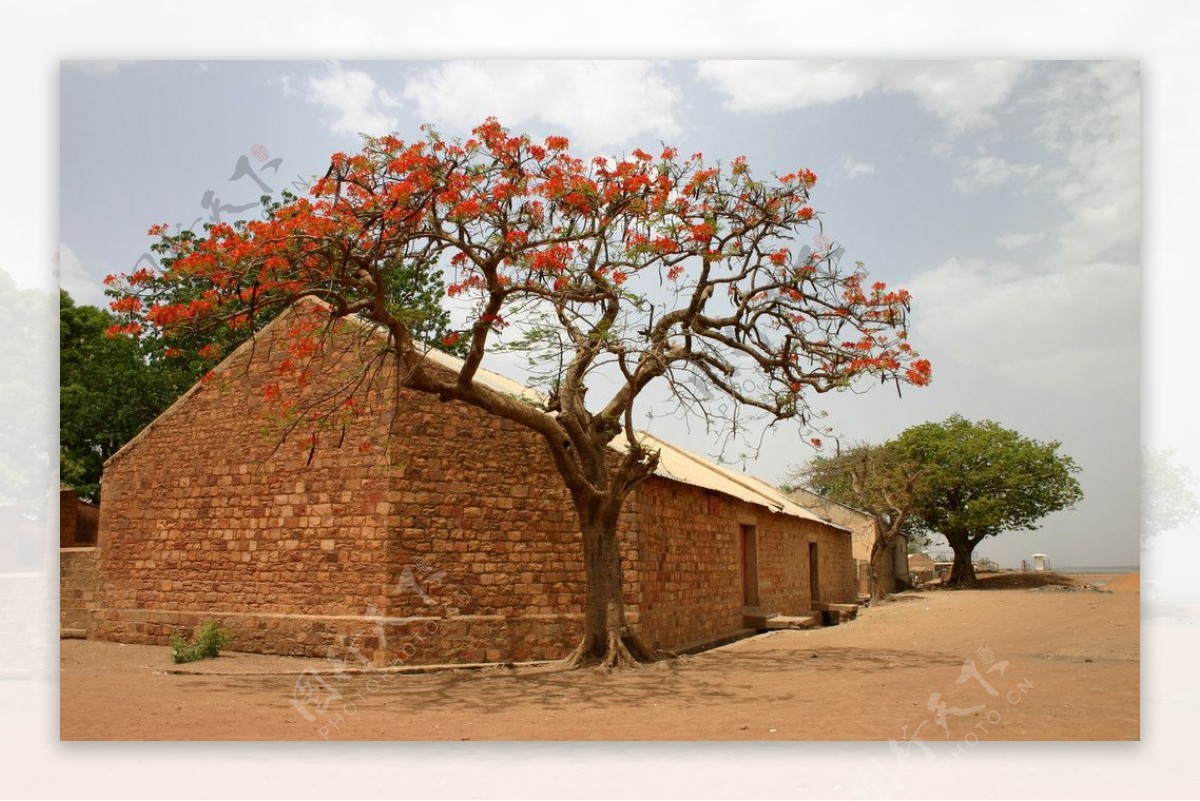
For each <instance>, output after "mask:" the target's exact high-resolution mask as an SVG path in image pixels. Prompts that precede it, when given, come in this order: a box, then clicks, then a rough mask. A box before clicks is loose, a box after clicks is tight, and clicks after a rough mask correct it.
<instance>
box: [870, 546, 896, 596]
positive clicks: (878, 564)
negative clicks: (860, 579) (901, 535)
mask: <svg viewBox="0 0 1200 801" xmlns="http://www.w3.org/2000/svg"><path fill="white" fill-rule="evenodd" d="M890 556H891V552H890V551H889V550H888V549H887V542H886V541H885V540H884V539H883V538H882V537H879V536H876V538H875V541H874V542H872V543H871V556H870V558H869V560H868V562H867V565H868V567H867V569H868V570H869V571H870V574H871V575H870V578H871V600H872V601H882V600H883V599H884V598H886V597H887V596H888V593H890V592H891V591H892V590H893V587H888V586H886V585H885V584H884V581H883V574H884V570H883V566H884V562H885V557H890Z"/></svg>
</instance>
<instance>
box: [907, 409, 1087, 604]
mask: <svg viewBox="0 0 1200 801" xmlns="http://www.w3.org/2000/svg"><path fill="white" fill-rule="evenodd" d="M1060 446H1061V443H1058V442H1039V441H1037V440H1033V439H1029V438H1026V437H1023V436H1021V435H1020V434H1019V433H1017V432H1016V431H1012V430H1010V429H1007V428H1004V427H1002V426H1000V425H999V424H998V423H995V422H992V421H990V420H982V421H979V422H972V421H970V420H967V419H965V418H964V417H962V416H960V415H957V414H956V415H953V416H951V417H950V418H948V419H947V420H945V421H943V422H941V423H924V424H922V425H918V426H914V427H912V428H909V429H907V430H905V431H904V432H902V433H901V434H900V436H899V437H897V438H896V439H895V440H894V441H893V442H892V443H891V444H890V445H889V447H890V448H894V449H895V450H896V452H897V453H898V454H899V455H900V457H901V458H903V459H904V460H906V461H908V462H911V463H914V464H917V465H920V480H919V482H918V486H917V491H916V493H915V494H914V501H915V503H914V505H913V508H912V517H913V520H914V522H916V523H918V525H919V527H920V528H921V529H922V530H924V531H928V532H931V533H937V534H941V535H942V536H943V537H945V538H946V542H947V544H949V546H950V549H951V550H952V551H953V552H954V565H953V567H952V568H951V569H950V577H949V579H948V582H947V583H948V584H950V585H952V586H972V585H974V584H975V569H974V566H973V565H972V561H971V557H972V553H973V552H974V550H975V548H976V546H978V545H979V543H980V542H982V541H983V540H985V539H987V538H988V537H995V536H997V535H999V534H1002V533H1004V532H1006V531H1019V530H1027V531H1028V530H1034V529H1037V528H1038V527H1039V526H1040V521H1041V519H1042V518H1043V517H1045V516H1046V515H1048V514H1050V513H1051V512H1057V511H1060V510H1062V509H1069V508H1071V507H1073V506H1074V505H1075V504H1076V503H1077V502H1078V501H1079V500H1080V499H1081V498H1082V497H1083V490H1082V489H1080V487H1079V482H1077V481H1076V480H1075V478H1074V477H1073V474H1074V473H1078V472H1079V467H1078V466H1077V465H1076V464H1075V462H1074V460H1073V459H1071V457H1069V456H1066V455H1064V454H1061V453H1059V452H1058V451H1059V447H1060Z"/></svg>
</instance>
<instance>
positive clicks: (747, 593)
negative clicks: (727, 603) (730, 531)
mask: <svg viewBox="0 0 1200 801" xmlns="http://www.w3.org/2000/svg"><path fill="white" fill-rule="evenodd" d="M738 540H739V545H740V549H741V560H740V561H741V568H742V604H743V605H745V606H751V607H757V606H758V531H757V530H756V529H755V527H754V526H742V529H741V533H740V534H739V536H738Z"/></svg>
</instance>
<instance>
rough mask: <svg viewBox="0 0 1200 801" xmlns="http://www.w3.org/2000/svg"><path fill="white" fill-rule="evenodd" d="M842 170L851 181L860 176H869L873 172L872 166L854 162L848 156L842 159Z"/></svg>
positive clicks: (873, 166) (873, 167)
mask: <svg viewBox="0 0 1200 801" xmlns="http://www.w3.org/2000/svg"><path fill="white" fill-rule="evenodd" d="M842 169H843V170H844V171H845V173H846V175H847V176H849V177H850V178H851V179H854V178H857V177H858V176H860V175H870V174H871V173H873V172H875V165H874V164H867V163H865V162H862V161H855V160H854V159H853V158H851V157H850V156H843V157H842Z"/></svg>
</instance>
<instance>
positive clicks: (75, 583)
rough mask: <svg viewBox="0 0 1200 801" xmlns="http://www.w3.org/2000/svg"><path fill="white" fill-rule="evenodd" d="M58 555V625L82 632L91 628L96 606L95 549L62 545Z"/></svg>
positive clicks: (97, 568)
mask: <svg viewBox="0 0 1200 801" xmlns="http://www.w3.org/2000/svg"><path fill="white" fill-rule="evenodd" d="M58 559H59V564H58V569H59V596H58V606H59V627H60V628H61V629H62V630H63V631H64V632H71V633H75V634H79V635H82V634H84V633H86V632H87V631H88V629H90V628H91V625H92V613H93V612H94V611H95V609H96V589H97V582H98V579H99V569H100V564H99V552H98V551H97V550H96V549H95V548H63V549H61V550H60V551H59V552H58Z"/></svg>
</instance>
